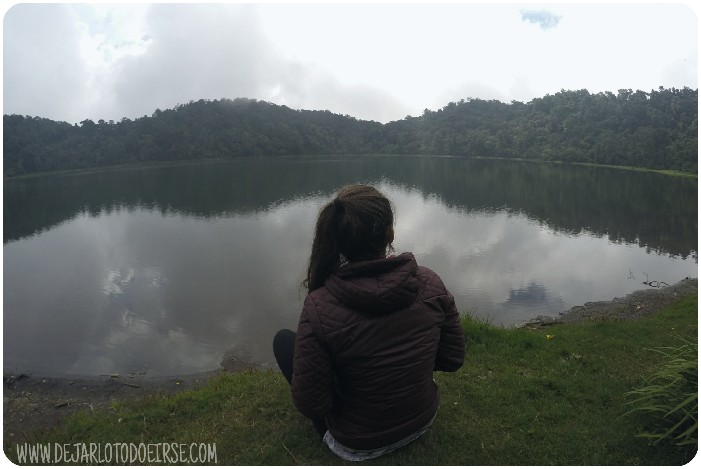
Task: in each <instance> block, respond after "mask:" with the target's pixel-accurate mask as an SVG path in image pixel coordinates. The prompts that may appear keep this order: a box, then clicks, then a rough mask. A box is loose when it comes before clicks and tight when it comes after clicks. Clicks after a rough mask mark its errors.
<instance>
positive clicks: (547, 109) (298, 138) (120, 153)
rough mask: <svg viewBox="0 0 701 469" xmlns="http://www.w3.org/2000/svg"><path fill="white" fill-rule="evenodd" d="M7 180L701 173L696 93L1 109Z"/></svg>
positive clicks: (570, 93)
mask: <svg viewBox="0 0 701 469" xmlns="http://www.w3.org/2000/svg"><path fill="white" fill-rule="evenodd" d="M3 128H4V139H3V169H4V174H5V176H15V175H20V174H26V173H32V172H37V171H53V170H63V169H78V168H90V167H99V166H108V165H116V164H132V163H141V162H151V161H169V160H185V159H204V158H233V157H250V156H263V155H265V156H287V155H339V154H394V155H400V154H405V155H454V156H478V157H498V158H524V159H534V160H543V161H565V162H579V163H598V164H613V165H628V166H638V167H645V168H651V169H675V170H680V171H688V172H697V170H698V161H697V160H698V90H691V89H689V88H683V89H675V88H672V89H664V88H662V87H660V88H659V90H656V91H654V90H653V91H651V92H650V93H646V92H643V91H635V92H633V91H632V90H619V91H618V93H617V94H614V93H612V92H605V93H596V94H591V93H589V92H588V91H587V90H579V91H564V90H563V91H561V92H559V93H556V94H554V95H546V96H545V97H543V98H536V99H533V100H532V101H530V102H528V103H521V102H518V101H514V102H512V103H510V104H505V103H502V102H499V101H496V100H490V101H486V100H481V99H467V100H461V101H460V102H457V103H450V104H448V105H447V106H445V107H444V108H443V109H440V110H438V111H429V110H425V111H424V112H423V114H422V115H421V116H419V117H411V116H407V117H406V118H404V119H402V120H399V121H394V122H390V123H387V124H384V125H383V124H380V123H378V122H372V121H362V120H358V119H355V118H353V117H351V116H347V115H346V116H343V115H338V114H333V113H331V112H329V111H307V110H294V109H290V108H288V107H286V106H279V105H276V104H272V103H268V102H264V101H257V100H252V99H245V98H239V99H235V100H229V99H221V100H214V101H210V100H200V101H196V102H194V101H191V102H190V103H188V104H183V105H178V106H176V107H175V108H174V109H168V110H164V111H161V110H160V109H157V110H156V111H155V112H154V113H153V115H151V116H150V117H149V116H144V117H141V118H138V119H135V120H130V119H127V118H124V119H122V120H121V121H120V122H114V121H109V122H105V121H103V120H100V121H98V122H97V123H95V122H93V121H91V120H84V121H82V122H81V123H80V124H73V125H71V124H69V123H66V122H56V121H52V120H50V119H45V118H41V117H29V116H20V115H4V116H3Z"/></svg>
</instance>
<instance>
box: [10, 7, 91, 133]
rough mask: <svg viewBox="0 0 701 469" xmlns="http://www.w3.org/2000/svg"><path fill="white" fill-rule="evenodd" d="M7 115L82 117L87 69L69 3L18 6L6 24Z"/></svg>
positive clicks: (60, 118)
mask: <svg viewBox="0 0 701 469" xmlns="http://www.w3.org/2000/svg"><path fill="white" fill-rule="evenodd" d="M3 41H4V46H3V107H4V111H5V113H18V114H29V115H40V116H42V117H48V118H52V119H58V120H67V119H68V120H70V119H79V118H80V113H81V109H82V107H83V105H84V101H83V90H84V89H85V87H86V85H87V71H86V67H85V64H84V62H83V59H82V57H81V53H80V30H79V28H77V27H76V22H75V18H74V16H73V14H72V11H71V9H70V7H69V6H67V5H59V4H48V5H39V4H18V5H15V6H13V7H12V8H11V9H10V10H8V11H7V13H6V14H5V18H4V21H3Z"/></svg>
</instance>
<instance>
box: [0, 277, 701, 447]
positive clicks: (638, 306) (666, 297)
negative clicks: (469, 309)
mask: <svg viewBox="0 0 701 469" xmlns="http://www.w3.org/2000/svg"><path fill="white" fill-rule="evenodd" d="M697 291H698V280H697V279H684V280H682V281H681V282H679V283H677V284H674V285H672V286H667V287H663V288H653V287H649V286H648V287H647V288H645V289H642V290H638V291H636V292H633V293H631V294H629V295H627V296H626V297H624V298H614V299H613V300H610V301H597V302H590V303H585V304H584V305H582V306H575V307H573V308H571V309H569V310H567V311H564V312H562V313H561V314H559V315H558V316H555V317H551V316H539V317H537V318H535V319H532V320H530V321H527V322H526V323H524V324H521V325H519V326H518V327H525V328H533V329H536V328H543V327H547V326H549V325H552V324H561V323H571V322H579V321H589V320H604V319H618V320H627V319H634V318H639V317H642V316H645V315H649V314H654V313H656V312H658V311H660V310H661V309H663V308H665V307H666V306H668V305H670V304H671V303H673V302H674V301H676V300H677V299H679V298H683V297H685V296H688V295H690V294H692V293H695V292H697ZM221 365H222V368H221V369H222V370H224V371H228V372H236V371H240V370H242V369H246V368H253V367H255V368H260V367H261V366H258V365H256V364H254V363H250V362H248V361H247V360H246V359H241V356H240V355H236V354H230V355H228V356H226V355H225V357H224V359H223V360H222V364H221ZM268 367H269V366H268ZM218 372H219V371H211V372H208V373H201V374H197V375H187V376H173V377H160V378H151V377H145V376H140V375H127V376H119V375H111V376H100V377H97V378H89V377H88V378H56V377H41V376H33V375H29V374H20V375H5V376H3V441H4V445H5V446H7V445H11V444H13V443H19V442H22V441H25V440H26V439H27V436H28V435H29V434H30V433H32V432H35V431H38V430H41V429H46V428H51V427H54V426H57V425H60V424H61V423H62V422H64V421H65V419H66V418H67V417H68V416H69V415H71V414H72V413H74V412H77V411H79V410H86V411H90V412H95V411H98V410H110V409H111V408H112V405H113V403H114V402H118V401H123V400H129V399H134V398H139V397H145V396H148V395H171V394H174V393H177V392H180V391H183V390H188V389H194V388H197V387H199V386H202V385H203V384H205V383H206V382H207V381H208V380H209V379H210V378H211V377H212V376H213V375H214V374H216V373H218Z"/></svg>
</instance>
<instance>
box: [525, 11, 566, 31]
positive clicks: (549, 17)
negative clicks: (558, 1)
mask: <svg viewBox="0 0 701 469" xmlns="http://www.w3.org/2000/svg"><path fill="white" fill-rule="evenodd" d="M560 18H562V17H561V16H556V15H553V14H552V13H550V12H549V11H546V10H540V11H534V10H529V11H521V20H522V21H529V22H531V23H536V24H539V25H540V29H543V30H546V29H551V28H554V27H555V26H557V24H558V23H559V22H560Z"/></svg>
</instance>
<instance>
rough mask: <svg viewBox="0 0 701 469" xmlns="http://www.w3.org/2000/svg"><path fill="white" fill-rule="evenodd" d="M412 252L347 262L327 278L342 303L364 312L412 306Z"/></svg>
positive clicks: (415, 289)
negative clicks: (372, 259)
mask: <svg viewBox="0 0 701 469" xmlns="http://www.w3.org/2000/svg"><path fill="white" fill-rule="evenodd" d="M417 268H418V267H417V264H416V259H415V258H414V255H413V254H411V253H403V254H400V255H398V256H390V257H386V258H384V259H377V260H374V261H363V262H354V263H351V264H346V265H343V266H341V267H339V269H338V270H337V271H336V272H335V273H334V274H332V275H331V276H330V277H329V278H328V279H327V280H326V284H325V286H326V288H327V290H328V291H329V292H330V293H331V294H332V295H333V296H334V297H336V298H337V299H338V300H339V301H340V302H341V303H343V304H344V305H346V306H348V307H350V308H353V309H357V310H360V311H363V312H367V313H387V312H391V311H394V310H397V309H402V308H405V307H407V306H409V305H411V304H412V303H413V302H414V301H415V299H416V295H417V294H418V291H419V284H420V283H419V280H418V279H417V277H416V271H417Z"/></svg>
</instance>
